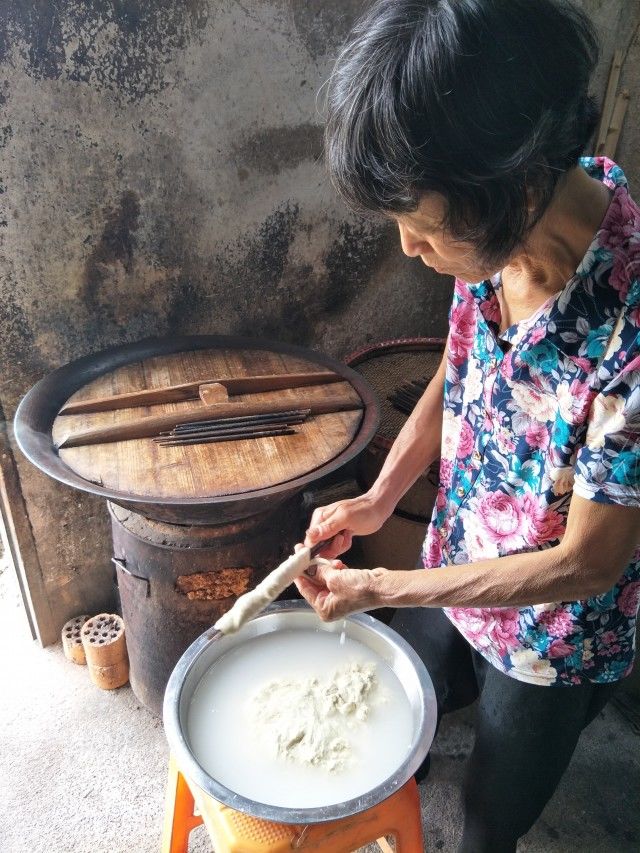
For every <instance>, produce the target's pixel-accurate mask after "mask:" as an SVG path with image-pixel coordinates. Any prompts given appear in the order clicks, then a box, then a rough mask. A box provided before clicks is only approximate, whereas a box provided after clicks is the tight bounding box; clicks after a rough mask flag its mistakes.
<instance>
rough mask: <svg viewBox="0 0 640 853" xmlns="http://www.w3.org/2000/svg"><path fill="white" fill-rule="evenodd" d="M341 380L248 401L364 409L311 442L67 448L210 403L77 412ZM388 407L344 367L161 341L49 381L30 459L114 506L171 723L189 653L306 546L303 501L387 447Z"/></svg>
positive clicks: (31, 420) (156, 685) (145, 694)
mask: <svg viewBox="0 0 640 853" xmlns="http://www.w3.org/2000/svg"><path fill="white" fill-rule="evenodd" d="M325 370H329V371H332V372H334V373H335V374H338V375H339V376H340V377H342V378H343V381H338V382H335V383H332V384H326V385H316V386H312V387H298V388H291V389H285V390H279V391H269V392H262V393H254V394H251V395H246V394H245V395H239V396H237V397H235V398H234V400H237V401H238V402H246V401H251V402H252V403H255V402H257V403H258V404H260V403H262V402H265V403H269V402H270V401H274V400H275V401H276V402H277V403H278V404H280V403H282V405H283V409H289V408H296V407H298V406H299V405H300V403H301V401H309V400H313V401H318V400H320V401H322V402H327V401H328V402H330V401H331V400H332V399H333V396H332V395H336V394H338V395H341V396H342V398H344V397H345V395H346V396H347V397H348V398H349V399H352V400H353V401H354V403H357V405H358V406H359V408H353V409H352V410H348V411H330V412H328V413H325V414H319V415H315V416H313V417H310V418H308V419H307V420H306V421H305V422H304V423H303V424H301V425H300V426H298V427H296V429H297V434H295V435H284V436H277V437H270V438H255V439H246V440H245V439H243V440H240V441H229V442H222V443H216V444H213V443H211V444H198V445H193V446H183V447H159V446H158V444H157V443H155V442H153V441H152V440H151V438H150V437H145V438H137V439H134V440H128V441H113V442H110V443H101V444H93V445H85V446H77V447H69V448H61V449H60V450H58V444H60V443H61V442H62V441H63V440H64V438H65V436H67V435H69V434H71V433H75V432H78V431H84V430H87V429H94V428H96V427H105V426H113V425H120V424H126V423H129V422H131V421H133V420H136V419H140V418H142V417H147V416H154V415H168V416H173V415H174V414H176V415H178V416H180V415H182V414H183V413H185V412H187V413H191V411H192V410H193V411H194V412H195V414H194V418H195V417H197V411H198V409H199V408H200V407H202V406H204V404H203V403H202V402H201V401H200V400H199V399H194V400H188V401H185V402H172V403H166V402H165V403H161V404H155V405H152V406H145V407H136V408H133V407H129V408H126V409H120V410H118V411H102V412H92V413H84V414H73V415H68V414H67V415H60V414H59V413H60V409H61V408H62V407H63V406H64V405H65V404H66V403H67V402H68V401H72V402H80V401H86V400H95V399H96V398H100V397H105V396H111V395H113V394H123V393H128V392H132V391H141V390H145V389H162V388H165V387H166V386H169V385H176V384H180V383H185V382H196V383H198V382H200V381H202V382H203V383H205V382H211V381H212V380H214V379H216V378H222V377H229V376H232V377H246V376H262V375H268V374H271V375H273V374H282V373H286V374H291V373H307V372H317V371H325ZM378 412H379V407H378V405H377V402H376V400H375V397H374V395H373V393H372V391H371V389H370V388H369V386H368V384H367V382H366V381H365V380H363V379H362V377H361V376H359V375H358V374H357V373H356V372H355V371H352V370H350V369H349V368H348V367H346V366H345V365H344V364H342V363H341V362H338V361H336V360H334V359H331V358H329V357H328V356H325V355H323V354H320V353H315V352H311V351H310V350H306V349H303V348H301V347H295V346H291V345H287V344H280V343H274V342H266V341H262V340H258V339H252V338H231V337H222V336H199V337H184V338H171V339H150V340H147V341H142V342H140V343H136V344H128V345H125V346H121V347H114V348H112V349H109V350H105V351H104V352H100V353H97V354H95V355H91V356H87V357H85V358H81V359H78V360H77V361H75V362H72V363H70V364H68V365H66V366H64V367H62V368H60V369H59V370H56V371H54V372H53V373H51V374H50V375H48V376H46V377H45V378H44V379H42V380H41V381H40V382H38V383H37V385H35V386H34V387H33V388H32V389H31V391H30V392H29V393H28V394H27V395H26V397H25V398H24V399H23V401H22V403H21V404H20V406H19V408H18V411H17V413H16V419H15V433H16V438H17V441H18V443H19V445H20V447H21V449H22V451H23V452H24V453H25V455H26V456H27V457H28V458H29V459H30V460H31V461H32V462H33V463H34V464H35V465H37V466H38V467H39V468H41V469H42V470H43V471H45V473H47V474H49V475H50V476H52V477H54V478H55V479H57V480H59V481H60V482H63V483H65V484H67V485H70V486H73V487H74V488H78V489H81V490H83V491H87V492H91V493H93V494H96V495H100V496H103V497H104V498H106V499H107V500H108V501H109V506H110V512H111V520H112V531H113V541H114V550H113V557H114V563H115V566H116V571H117V577H118V584H119V590H120V597H121V603H122V613H123V616H124V620H125V624H126V630H127V638H128V643H129V652H130V663H131V683H132V686H133V689H134V691H135V692H136V695H137V696H138V698H140V699H141V701H142V702H144V704H145V705H147V707H149V708H150V709H151V710H153V711H155V712H156V713H160V710H161V707H162V696H163V692H164V687H165V685H166V682H167V679H168V677H169V674H170V672H171V669H172V668H173V666H174V665H175V662H176V661H177V659H178V658H179V656H180V654H181V653H182V652H183V651H184V649H185V648H186V647H187V646H188V645H189V644H190V643H191V642H192V641H193V640H194V638H195V637H197V636H198V635H199V634H201V633H202V631H203V630H204V629H205V628H206V627H207V626H208V625H211V624H212V623H213V622H215V621H216V619H217V618H218V616H220V615H221V614H222V613H223V612H224V611H225V610H227V609H228V608H229V607H230V606H231V604H232V603H233V601H234V600H235V597H236V596H237V595H238V594H241V593H242V592H245V591H246V590H247V589H250V588H252V587H253V586H255V585H256V584H257V583H258V582H259V581H260V580H262V578H263V577H264V576H265V575H266V574H267V573H268V572H269V571H270V570H271V569H272V568H274V567H275V566H276V565H277V564H278V563H279V562H280V561H281V559H282V558H283V557H284V556H286V554H287V553H288V552H289V551H290V549H291V548H292V546H293V544H295V542H296V541H298V537H299V536H300V531H301V525H302V524H303V523H304V518H303V513H302V510H301V496H302V492H303V490H311V491H312V490H313V487H314V484H315V483H316V482H317V481H318V480H320V479H322V478H323V477H325V476H326V475H329V474H334V475H335V472H337V471H339V469H341V468H342V466H344V465H346V464H347V463H348V462H349V461H350V460H352V459H354V458H355V457H356V456H357V455H358V454H359V453H360V452H361V450H362V449H363V448H364V447H365V446H366V445H367V443H368V442H369V441H370V439H371V437H372V436H373V434H374V433H375V429H376V426H377V422H378V419H379V414H378Z"/></svg>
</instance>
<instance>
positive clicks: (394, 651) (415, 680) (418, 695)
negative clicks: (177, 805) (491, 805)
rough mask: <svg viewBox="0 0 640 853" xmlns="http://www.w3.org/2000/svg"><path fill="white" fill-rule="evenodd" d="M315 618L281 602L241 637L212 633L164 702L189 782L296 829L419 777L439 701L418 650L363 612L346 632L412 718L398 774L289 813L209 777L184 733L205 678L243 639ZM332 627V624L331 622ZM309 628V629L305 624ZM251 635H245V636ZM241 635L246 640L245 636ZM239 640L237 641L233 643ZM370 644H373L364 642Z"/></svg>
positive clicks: (357, 808)
mask: <svg viewBox="0 0 640 853" xmlns="http://www.w3.org/2000/svg"><path fill="white" fill-rule="evenodd" d="M291 616H292V617H293V620H294V622H295V617H296V616H302V617H306V616H310V617H313V616H315V614H314V613H313V611H312V609H311V608H310V607H309V605H308V604H307V603H306V602H301V601H278V602H274V604H272V605H270V606H269V607H268V608H267V609H266V610H265V611H264V612H263V613H262V614H260V615H259V616H256V617H255V618H254V619H252V620H251V621H250V622H249V623H247V625H246V626H245V627H244V628H243V629H242V631H241V632H239V634H240V636H241V639H240V641H238V639H237V638H238V636H239V635H237V634H236V635H231V636H230V637H223V635H221V634H220V632H219V631H216V630H214V629H213V628H212V629H210V630H209V631H206V632H205V633H204V634H202V635H201V636H200V637H198V639H197V640H195V642H193V643H192V645H191V646H189V648H188V649H187V651H186V652H185V653H184V654H183V655H182V657H181V658H180V660H179V661H178V663H177V664H176V667H175V669H174V670H173V672H172V674H171V677H170V679H169V683H168V684H167V688H166V691H165V696H164V705H163V721H164V728H165V734H166V737H167V740H168V742H169V746H170V748H171V751H172V752H173V754H174V755H175V757H176V760H177V763H178V766H179V767H180V769H181V770H182V771H183V772H184V774H185V776H187V778H188V779H189V780H190V781H192V782H195V784H197V785H198V787H199V788H201V789H202V790H203V791H204V792H205V793H206V794H208V795H209V796H211V797H213V798H214V799H215V800H217V801H218V802H220V803H223V804H224V805H227V806H229V807H230V808H233V809H235V810H237V811H241V812H244V813H246V814H249V815H252V816H253V817H258V818H262V819H264V820H269V821H273V822H281V823H292V824H301V825H306V824H313V823H323V822H326V821H330V820H337V819H339V818H343V817H349V816H351V815H354V814H359V813H360V812H363V811H366V810H367V809H369V808H372V807H373V806H375V805H378V804H379V803H381V802H383V801H384V800H386V799H387V798H388V797H390V796H391V795H392V794H393V793H395V792H396V791H397V790H398V789H399V788H400V787H402V785H404V784H405V783H406V782H408V780H409V779H410V778H411V776H413V774H414V773H415V772H416V770H417V769H418V767H419V766H420V764H421V763H422V761H423V760H424V758H425V756H426V754H427V752H428V751H429V748H430V746H431V743H432V741H433V738H434V735H435V729H436V716H437V714H436V699H435V692H434V689H433V684H432V681H431V677H430V676H429V673H428V672H427V669H426V667H425V665H424V663H423V662H422V660H421V659H420V658H419V657H418V655H417V653H416V652H415V651H414V649H413V648H412V647H411V646H410V645H409V644H408V643H407V642H406V640H404V639H403V638H402V637H401V636H400V635H399V634H397V633H396V632H395V631H394V630H393V629H391V628H389V627H388V626H386V625H385V624H384V623H382V622H380V621H379V620H378V619H375V618H374V617H372V616H369V615H368V614H366V613H359V614H355V615H352V616H348V617H347V618H346V622H347V626H348V627H347V631H348V630H349V626H351V628H352V630H353V636H354V638H356V639H358V640H359V641H361V642H363V643H364V644H365V645H367V646H369V647H370V648H371V650H372V651H373V652H375V653H377V654H378V655H379V656H380V657H381V658H382V659H383V660H384V661H385V663H386V664H387V665H388V666H390V667H391V669H392V670H393V672H394V674H395V675H396V676H397V677H398V679H399V681H400V683H401V685H402V687H403V689H404V690H405V692H406V695H407V698H408V700H409V702H410V704H411V708H412V716H413V723H414V727H413V736H412V740H411V745H410V748H409V750H408V753H407V754H406V755H405V757H404V760H403V761H402V763H401V764H400V765H399V767H398V768H397V770H396V771H395V772H394V773H393V774H392V775H391V776H389V777H388V778H387V779H385V780H384V782H382V783H381V784H379V785H377V786H376V787H375V788H372V789H370V790H368V791H365V792H364V793H363V794H362V795H360V796H358V797H354V798H352V799H350V800H346V801H344V802H341V803H333V804H329V805H325V806H316V807H313V808H286V807H283V806H276V805H270V804H266V803H261V802H258V801H256V800H252V799H250V798H248V797H245V796H243V795H240V794H237V793H236V792H234V791H232V790H230V789H229V788H227V787H226V786H225V785H223V784H221V783H220V782H218V781H217V780H216V779H214V778H213V777H212V776H211V775H209V774H208V773H207V772H206V771H205V770H204V768H203V767H202V766H201V765H200V764H199V762H198V760H197V758H196V757H195V756H194V754H193V752H192V751H191V748H190V745H189V741H188V734H187V732H186V717H187V710H188V704H189V701H190V699H191V696H192V695H193V692H194V691H195V689H196V687H197V685H198V684H199V682H200V679H201V678H202V677H203V676H204V674H205V672H206V671H207V670H208V669H209V667H210V666H211V665H212V664H213V663H214V661H215V660H217V659H218V658H219V657H221V656H223V655H224V654H225V653H226V652H227V651H229V650H231V649H232V648H235V647H237V645H239V644H241V643H242V641H243V640H249V639H253V638H254V637H256V636H260V635H261V634H267V633H271V632H273V631H277V630H279V629H281V628H283V627H291V624H289V625H287V621H288V618H289V617H291ZM315 619H316V620H317V622H316V621H315V620H310V622H311V624H314V625H315V627H316V628H318V629H319V630H326V631H332V630H335V629H332V628H331V627H328V626H326V625H325V623H322V622H320V620H319V619H317V617H315ZM330 624H335V623H330ZM305 627H307V626H305ZM247 629H248V633H246V632H247ZM243 633H244V637H242V634H243ZM234 638H235V639H234ZM227 640H229V643H228V646H227V648H226V649H225V650H223V651H222V652H220V655H218V656H211V655H207V654H206V652H207V650H208V649H211V648H212V647H213V646H214V645H215V644H216V643H217V642H221V641H222V642H225V641H227ZM367 640H369V642H367Z"/></svg>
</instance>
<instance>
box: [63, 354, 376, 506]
mask: <svg viewBox="0 0 640 853" xmlns="http://www.w3.org/2000/svg"><path fill="white" fill-rule="evenodd" d="M325 369H327V368H326V366H325V364H323V363H321V362H316V361H312V360H310V359H305V358H301V357H298V356H296V355H293V354H290V353H286V352H274V351H272V350H269V349H231V348H223V347H221V348H217V347H216V348H214V347H212V348H209V349H198V350H187V351H182V352H173V353H165V354H162V355H158V356H151V357H148V358H144V359H142V360H139V361H136V362H132V363H129V364H126V365H123V366H120V367H118V368H116V369H115V370H112V371H109V372H107V373H104V374H102V375H101V376H99V377H98V378H96V379H94V380H92V381H91V382H89V383H88V384H86V385H84V386H83V387H82V388H80V389H79V390H78V391H76V392H75V393H74V394H73V395H72V396H71V397H70V398H69V400H73V401H80V400H90V399H94V398H98V397H104V396H109V395H111V394H123V393H127V392H131V391H138V390H144V389H151V388H163V387H166V386H168V385H178V384H181V383H184V382H195V381H200V380H202V381H203V382H204V381H211V380H213V379H215V378H216V377H241V376H257V375H265V374H281V373H304V372H310V373H311V372H316V371H318V370H325ZM344 393H347V394H349V395H352V397H353V401H354V404H360V402H361V401H360V397H359V395H358V393H357V391H356V390H355V389H354V388H353V387H352V386H351V385H350V383H349V382H348V381H344V382H338V383H332V384H327V385H317V386H312V387H307V388H292V389H286V390H280V391H271V392H265V393H261V394H251V395H238V396H235V397H233V400H234V401H245V400H247V401H248V400H251V401H252V402H254V401H265V402H267V401H272V400H278V401H280V400H281V401H282V404H283V405H282V408H283V409H294V408H297V407H298V406H300V404H301V401H303V400H308V399H310V398H311V399H314V400H326V399H331V398H332V397H334V396H335V395H336V394H340V395H343V394H344ZM203 406H204V403H202V402H201V401H199V400H190V401H185V402H181V403H164V404H161V405H153V406H145V407H137V408H129V409H120V410H118V411H106V412H94V413H91V414H77V415H59V416H58V417H57V418H56V419H55V421H54V424H53V428H52V437H53V440H54V442H56V443H59V442H61V441H62V440H63V438H64V437H65V436H66V435H67V434H69V433H70V432H78V431H81V430H87V429H93V428H97V427H103V426H108V425H113V424H120V423H125V422H127V421H131V420H135V419H139V418H141V417H145V416H147V415H158V414H171V413H174V412H184V411H194V420H196V419H197V410H198V408H202V407H203ZM362 417H363V412H362V410H355V411H346V412H335V413H329V414H324V415H316V416H314V417H311V418H309V419H308V420H307V421H306V422H305V423H304V424H302V425H300V426H299V427H297V429H298V434H297V435H291V436H278V437H273V438H261V439H246V440H242V441H232V442H224V443H220V444H200V445H192V446H187V447H160V446H158V445H157V444H156V443H154V442H153V441H151V440H150V439H149V438H144V439H134V440H129V441H118V442H112V443H108V444H94V445H88V446H82V447H72V448H62V449H61V450H60V451H59V454H60V458H61V459H62V460H63V461H64V463H65V464H66V465H67V466H68V467H69V468H70V469H71V470H72V471H74V472H75V473H76V474H78V475H79V476H80V477H82V478H84V479H85V480H87V481H88V482H90V483H93V484H96V485H98V486H100V487H104V488H105V489H108V490H116V491H118V492H120V493H125V494H129V495H135V496H140V497H143V498H147V499H150V500H153V499H154V498H159V499H164V500H167V499H175V500H176V501H178V502H179V501H180V500H184V499H186V500H190V499H194V498H201V497H202V498H204V497H216V496H224V495H229V496H232V495H239V494H243V493H246V492H252V491H255V490H261V489H265V488H269V487H273V486H276V485H278V484H281V483H286V482H288V481H290V480H293V479H295V478H298V477H301V476H303V475H305V474H308V473H309V472H312V471H314V470H315V469H317V468H320V467H321V466H323V465H325V464H326V463H327V462H329V461H331V460H332V459H335V457H337V456H338V455H339V454H340V453H341V452H342V451H344V450H345V448H347V447H348V446H349V445H350V444H351V443H352V441H353V440H354V437H355V436H356V434H357V433H358V430H359V428H360V425H361V422H362Z"/></svg>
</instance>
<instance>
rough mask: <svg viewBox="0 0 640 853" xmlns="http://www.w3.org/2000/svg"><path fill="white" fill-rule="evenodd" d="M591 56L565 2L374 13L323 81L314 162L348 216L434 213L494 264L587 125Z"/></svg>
mask: <svg viewBox="0 0 640 853" xmlns="http://www.w3.org/2000/svg"><path fill="white" fill-rule="evenodd" d="M597 60H598V42H597V37H596V35H595V32H594V29H593V26H592V24H591V22H590V21H589V19H588V17H587V16H586V14H585V13H584V12H582V11H581V10H580V9H579V8H577V7H576V6H575V5H573V3H571V2H565V0H378V2H376V3H375V4H374V5H373V6H372V7H371V8H370V9H369V11H368V12H366V13H365V15H364V17H362V18H361V19H360V21H359V22H358V23H357V24H356V25H355V27H354V29H353V30H352V32H351V35H350V36H349V38H348V41H347V43H346V45H345V47H344V48H343V50H342V52H341V53H340V56H339V58H338V60H337V63H336V66H335V69H334V71H333V74H332V76H331V78H330V80H329V86H328V94H327V109H328V114H327V124H326V134H325V151H326V159H327V164H328V168H329V172H330V175H331V178H332V181H333V183H334V186H335V187H336V189H337V190H338V192H339V193H340V195H341V196H342V197H343V198H344V199H345V201H346V202H347V204H348V205H349V206H350V207H351V208H353V209H354V210H357V211H359V212H369V213H371V212H375V213H383V214H386V215H396V216H397V215H401V214H407V213H411V212H413V211H415V210H416V209H417V207H418V204H419V202H420V198H421V196H422V195H423V194H424V193H425V192H429V191H435V192H438V193H441V194H442V195H443V196H444V198H445V200H446V202H447V214H446V218H445V221H444V222H443V223H442V224H443V226H444V227H445V228H446V229H447V230H448V231H449V233H451V234H452V235H453V236H454V237H455V238H456V239H460V240H465V241H470V242H472V243H473V244H474V245H475V246H476V248H477V250H478V252H479V253H480V256H481V257H482V258H483V259H484V260H485V261H487V262H488V263H494V264H496V269H497V264H499V263H503V262H504V261H505V260H506V258H507V257H508V256H509V255H510V254H511V252H512V251H513V250H514V249H515V248H516V247H517V246H518V245H520V244H521V243H522V241H523V239H524V237H525V236H526V234H527V232H528V230H529V229H530V228H531V227H532V225H533V224H534V223H535V222H537V221H538V219H539V218H540V216H541V215H542V214H543V213H544V210H545V209H546V207H547V205H548V204H549V201H550V200H551V197H552V196H553V192H554V189H555V187H556V184H557V182H558V180H559V178H560V177H561V176H562V175H563V174H564V173H565V172H566V171H567V170H568V169H570V168H572V167H573V166H575V165H576V164H577V161H578V158H579V156H580V155H581V154H582V152H583V150H584V148H585V145H586V144H587V142H588V140H589V138H590V136H591V135H592V133H593V131H594V128H595V124H596V122H597V117H598V110H597V108H596V105H595V102H594V101H593V99H592V98H590V97H589V96H588V86H589V78H590V76H591V73H592V71H593V69H594V67H595V65H596V63H597Z"/></svg>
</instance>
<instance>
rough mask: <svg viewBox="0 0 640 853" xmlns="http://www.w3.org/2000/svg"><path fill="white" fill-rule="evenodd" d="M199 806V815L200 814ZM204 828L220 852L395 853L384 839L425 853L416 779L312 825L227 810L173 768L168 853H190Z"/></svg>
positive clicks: (405, 850)
mask: <svg viewBox="0 0 640 853" xmlns="http://www.w3.org/2000/svg"><path fill="white" fill-rule="evenodd" d="M194 807H195V808H197V809H198V812H199V815H195V814H194ZM201 823H204V825H205V826H206V828H207V831H208V833H209V837H210V838H211V842H212V844H213V848H214V851H215V853H291V851H292V850H305V851H315V853H352V851H354V850H357V849H358V848H359V847H362V846H364V845H365V844H370V843H371V842H372V841H378V844H379V845H381V846H382V849H383V850H391V848H390V847H389V845H388V844H387V843H386V842H385V841H384V836H386V835H391V836H393V837H394V839H395V845H396V847H395V849H396V853H424V849H425V848H424V841H423V836H422V822H421V819H420V797H419V795H418V786H417V785H416V782H415V779H413V778H411V779H410V780H409V781H408V782H407V783H406V784H405V785H403V787H402V788H400V789H399V790H398V791H396V793H395V794H392V795H391V796H390V797H389V798H388V799H386V800H384V802H382V803H379V804H378V805H377V806H373V808H370V809H367V810H366V811H364V812H360V813H359V814H356V815H353V816H352V817H345V818H341V819H340V820H333V821H330V822H328V823H315V824H309V825H308V826H298V825H295V824H285V823H272V822H271V821H267V820H261V819H259V818H255V817H250V816H249V815H246V814H244V813H243V812H238V811H235V810H234V809H232V808H229V806H224V805H222V803H219V802H217V801H216V800H214V799H213V798H212V797H209V796H208V795H207V794H205V793H204V791H202V790H200V788H198V787H197V786H196V785H193V787H190V786H189V783H188V782H187V780H186V779H185V777H184V776H183V775H182V773H181V772H180V770H179V768H178V766H177V764H176V762H175V760H174V758H173V757H172V758H171V759H170V763H169V785H168V788H167V801H166V810H165V819H164V833H163V837H162V853H187V850H188V845H189V833H190V832H191V830H192V829H193V828H194V827H196V826H199V825H200V824H201Z"/></svg>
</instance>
